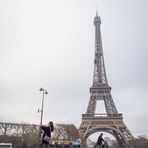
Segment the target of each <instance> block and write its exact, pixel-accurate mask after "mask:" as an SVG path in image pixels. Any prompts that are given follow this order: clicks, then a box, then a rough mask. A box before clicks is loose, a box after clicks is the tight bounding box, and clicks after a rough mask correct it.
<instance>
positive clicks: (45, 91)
mask: <svg viewBox="0 0 148 148" xmlns="http://www.w3.org/2000/svg"><path fill="white" fill-rule="evenodd" d="M40 91H42V92H43V96H42V108H41V110H40V112H41V121H40V126H41V125H42V120H43V109H44V95H45V94H48V92H47V90H46V89H44V88H40ZM39 139H40V140H41V128H40V130H39Z"/></svg>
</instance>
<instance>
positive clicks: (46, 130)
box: [40, 121, 54, 148]
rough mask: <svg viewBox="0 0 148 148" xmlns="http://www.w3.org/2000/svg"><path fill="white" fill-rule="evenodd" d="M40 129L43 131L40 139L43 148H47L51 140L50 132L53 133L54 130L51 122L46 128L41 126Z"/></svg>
mask: <svg viewBox="0 0 148 148" xmlns="http://www.w3.org/2000/svg"><path fill="white" fill-rule="evenodd" d="M40 128H41V129H42V130H43V131H44V133H43V137H42V145H43V148H49V143H50V140H51V132H53V130H54V125H53V122H52V121H50V122H49V123H48V126H43V125H41V126H40Z"/></svg>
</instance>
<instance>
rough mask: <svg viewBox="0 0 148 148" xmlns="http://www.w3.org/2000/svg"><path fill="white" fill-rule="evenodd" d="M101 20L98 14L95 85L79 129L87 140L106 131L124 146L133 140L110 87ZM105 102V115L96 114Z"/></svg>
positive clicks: (96, 20)
mask: <svg viewBox="0 0 148 148" xmlns="http://www.w3.org/2000/svg"><path fill="white" fill-rule="evenodd" d="M100 25H101V19H100V17H99V16H98V13H96V16H95V18H94V26H95V58H94V74H93V85H92V87H91V88H90V100H89V103H88V107H87V111H86V113H85V114H82V123H81V125H80V128H79V132H80V135H81V136H82V137H83V138H84V139H87V138H88V137H89V136H90V135H91V134H93V133H95V132H98V131H105V132H108V133H110V134H112V135H113V136H114V137H115V138H116V139H117V141H118V143H119V145H120V146H122V145H123V144H125V143H128V141H129V140H131V139H133V136H132V134H131V132H130V131H129V130H128V128H127V127H126V125H125V124H124V122H123V116H122V114H121V113H118V111H117V108H116V106H115V104H114V101H113V98H112V95H111V87H110V86H109V85H108V82H107V77H106V70H105V64H104V56H103V47H102V39H101V30H100ZM100 100H101V101H104V106H105V110H106V113H105V114H96V105H97V101H100Z"/></svg>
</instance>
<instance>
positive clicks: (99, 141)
mask: <svg viewBox="0 0 148 148" xmlns="http://www.w3.org/2000/svg"><path fill="white" fill-rule="evenodd" d="M102 136H103V133H101V134H100V135H99V137H98V140H97V143H96V146H97V147H98V146H99V148H103V147H104V144H103V141H104V139H103V138H102Z"/></svg>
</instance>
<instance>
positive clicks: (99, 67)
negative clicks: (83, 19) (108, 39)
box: [92, 12, 108, 87]
mask: <svg viewBox="0 0 148 148" xmlns="http://www.w3.org/2000/svg"><path fill="white" fill-rule="evenodd" d="M94 25H95V58H94V75H93V86H92V87H101V86H108V82H107V77H106V71H105V64H104V57H103V47H102V39H101V30H100V25H101V18H100V17H99V16H98V12H96V16H95V18H94Z"/></svg>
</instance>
